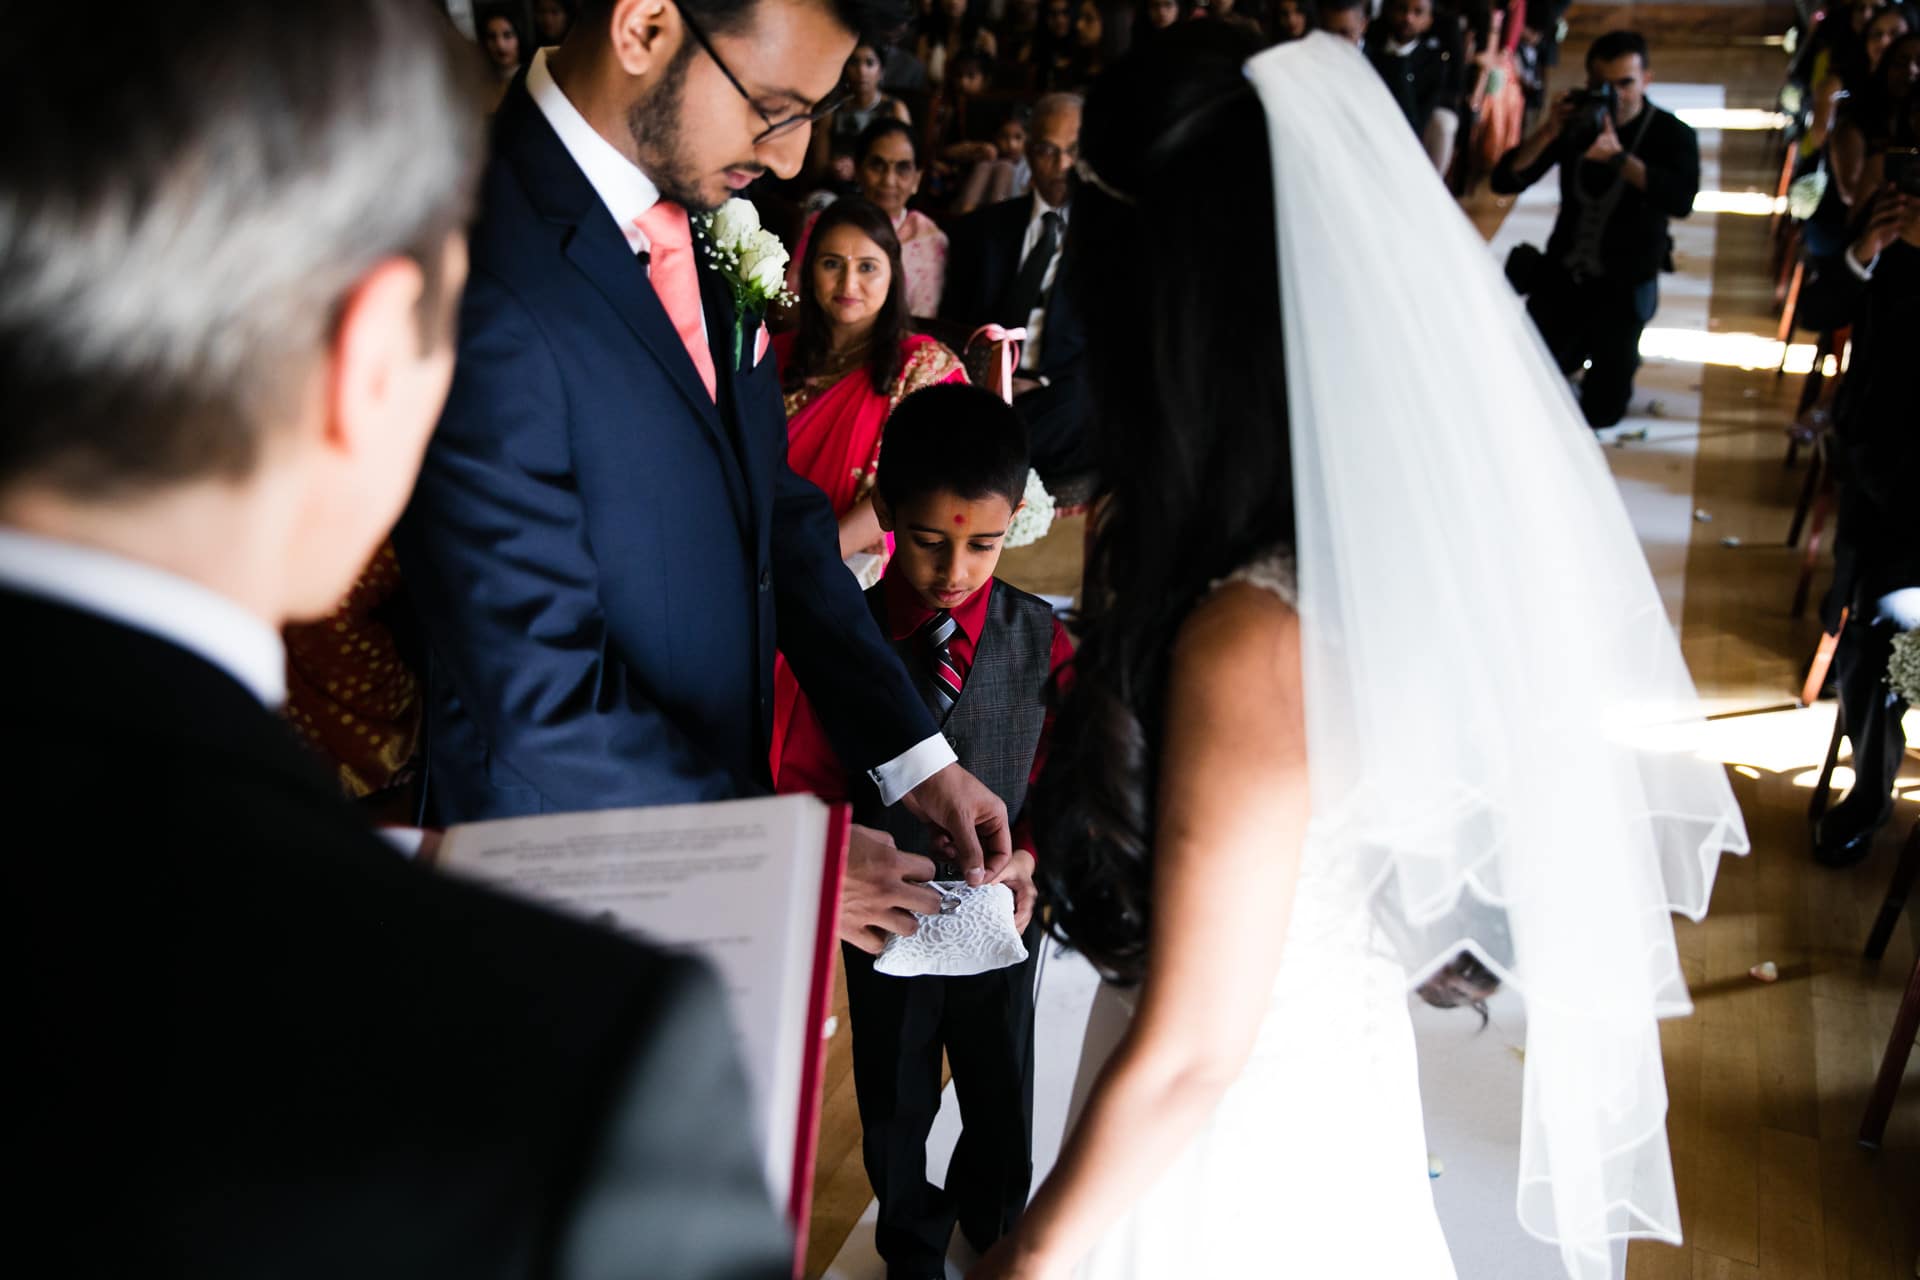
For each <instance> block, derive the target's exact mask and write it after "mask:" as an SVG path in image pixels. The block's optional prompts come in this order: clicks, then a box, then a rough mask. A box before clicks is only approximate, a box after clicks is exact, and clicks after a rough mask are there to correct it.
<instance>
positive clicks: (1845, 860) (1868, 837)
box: [1813, 821, 1880, 868]
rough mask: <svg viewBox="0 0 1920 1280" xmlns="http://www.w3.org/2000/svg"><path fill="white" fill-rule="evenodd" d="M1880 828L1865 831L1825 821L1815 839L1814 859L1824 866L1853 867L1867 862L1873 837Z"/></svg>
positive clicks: (1871, 848)
mask: <svg viewBox="0 0 1920 1280" xmlns="http://www.w3.org/2000/svg"><path fill="white" fill-rule="evenodd" d="M1879 831H1880V828H1879V827H1878V826H1877V825H1875V826H1870V827H1868V828H1867V829H1866V830H1865V831H1860V830H1857V829H1853V828H1849V827H1846V826H1843V825H1837V824H1836V825H1830V824H1829V823H1827V822H1825V821H1823V822H1821V824H1820V828H1819V831H1818V833H1817V834H1816V835H1815V836H1814V840H1813V860H1814V861H1815V862H1817V863H1819V864H1820V865H1821V866H1823V867H1835V868H1843V867H1851V866H1857V865H1858V864H1860V863H1862V862H1865V861H1866V860H1867V856H1868V855H1869V854H1871V853H1872V852H1873V838H1874V836H1876V835H1878V834H1879Z"/></svg>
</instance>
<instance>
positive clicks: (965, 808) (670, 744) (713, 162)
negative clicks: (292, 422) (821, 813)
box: [397, 0, 1011, 951]
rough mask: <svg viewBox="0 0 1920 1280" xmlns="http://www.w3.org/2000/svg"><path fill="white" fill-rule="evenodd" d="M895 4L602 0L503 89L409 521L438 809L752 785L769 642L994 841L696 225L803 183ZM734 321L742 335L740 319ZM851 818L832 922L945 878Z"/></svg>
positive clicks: (888, 926) (891, 905) (930, 897)
mask: <svg viewBox="0 0 1920 1280" xmlns="http://www.w3.org/2000/svg"><path fill="white" fill-rule="evenodd" d="M896 3H897V0H599V2H598V3H593V2H592V0H590V2H589V3H588V4H587V5H585V6H584V9H585V12H583V14H582V16H581V20H580V21H579V22H577V23H576V24H575V26H574V28H573V30H572V32H571V33H570V34H569V35H568V37H567V40H566V42H565V43H564V44H563V45H562V46H560V47H559V48H557V49H547V50H542V51H541V52H540V53H539V54H538V55H537V56H536V57H535V59H534V60H533V62H532V63H531V64H530V66H529V68H528V70H527V72H526V73H525V74H524V75H523V76H522V77H521V79H519V80H517V81H516V82H515V83H514V84H513V85H512V87H511V88H510V89H509V90H508V92H507V95H506V98H505V99H504V101H503V102H502V104H501V106H500V109H499V114H498V117H497V118H496V121H495V126H494V141H493V156H492V160H491V162H490V164H489V167H488V170H487V174H486V178H485V182H484V186H483V188H482V193H481V202H480V208H481V213H480V218H479V221H478V224H477V225H476V227H475V228H474V231H473V236H472V271H471V277H470V281H469V284H468V288H467V292H466V296H465V300H464V303H463V306H462V311H461V321H460V323H461V336H460V347H459V359H458V363H457V366H456V369H455V375H454V382H453V389H452V393H451V395H450V397H449V399H448V403H447V409H446V413H445V416H444V417H443V418H442V420H441V423H440V427H439V430H438V432H437V434H436V436H435V438H434V441H433V444H432V446H431V447H430V449H429V451H428V453H427V458H426V462H425V467H424V470H423V472H422V474H421V479H420V484H419V488H418V489H417V491H416V492H415V495H414V498H413V502H412V505H411V507H410V508H409V510H408V513H407V516H406V519H405V521H404V522H403V524H402V527H401V529H400V531H399V533H398V535H397V541H398V546H399V551H400V557H401V565H402V571H403V573H404V574H405V576H406V578H407V581H408V583H409V585H410V589H411V591H412V594H413V597H414V600H415V602H416V606H417V608H418V611H419V614H420V618H421V621H422V623H423V626H424V629H425V631H426V637H427V642H428V648H429V677H428V686H429V687H428V712H427V743H428V746H427V764H428V772H427V783H426V788H427V790H426V810H427V812H426V819H427V821H428V822H430V823H435V824H445V823H451V822H460V821H471V820H475V819H483V818H496V817H505V816H509V815H517V814H528V813H540V812H550V811H565V810H576V809H593V808H608V807H615V806H623V805H647V804H663V803H675V802H690V801H703V800H717V799H722V798H726V797H730V796H740V795H751V794H757V793H762V792H765V791H768V790H770V779H769V777H768V765H767V751H768V743H769V740H770V736H771V731H772V706H773V703H772V688H773V678H772V676H773V656H774V650H775V646H776V643H777V644H778V647H779V648H780V650H781V651H783V652H784V653H785V654H786V656H787V659H788V661H789V662H790V663H791V664H792V666H793V669H794V672H795V674H796V675H797V676H798V677H799V679H800V683H801V685H802V686H803V687H804V688H805V689H806V691H807V693H808V694H809V696H810V698H811V700H812V702H813V704H814V706H815V707H817V708H818V709H819V712H820V715H821V718H822V720H823V722H824V723H825V725H826V727H827V730H828V733H829V735H830V736H831V737H832V739H833V741H834V744H835V746H836V748H837V749H838V750H839V751H840V753H841V755H842V756H843V758H844V759H845V760H846V761H847V762H848V763H849V764H852V765H855V766H857V767H859V768H860V769H863V770H865V771H866V772H867V773H868V776H869V777H870V779H871V781H872V784H873V786H874V787H875V788H876V790H877V791H878V793H879V795H880V798H881V799H882V800H883V801H884V802H885V803H887V804H893V803H904V804H905V805H906V807H907V808H908V810H909V811H910V812H912V813H914V814H915V815H916V816H917V817H920V818H921V819H923V820H925V821H927V822H928V823H930V824H931V825H932V826H933V827H935V828H936V829H937V830H938V831H940V832H943V833H944V835H945V842H943V846H942V847H943V848H945V847H946V846H948V845H950V846H951V852H952V853H953V855H954V856H955V857H956V859H957V860H958V861H960V862H961V864H962V865H963V866H966V867H967V868H968V869H969V871H970V873H971V876H972V878H974V879H976V880H978V879H981V878H987V879H991V878H994V877H996V876H997V875H998V873H999V872H1000V871H1001V870H1002V869H1003V868H1004V867H1005V865H1006V864H1007V862H1008V861H1009V859H1010V856H1011V845H1010V843H1009V839H1010V838H1009V835H1008V828H1007V816H1006V811H1005V808H1004V806H1003V805H1002V804H1001V803H1000V801H999V800H998V799H997V798H996V797H994V795H993V794H992V793H991V792H990V791H988V790H987V789H986V788H985V787H983V786H982V785H981V784H980V783H979V782H978V781H976V780H975V779H974V778H973V777H972V776H971V775H969V774H967V773H966V772H965V771H963V770H962V769H960V767H959V765H958V764H957V763H955V759H954V755H953V752H952V750H951V748H949V747H948V745H947V743H946V742H945V740H944V739H942V738H941V737H940V735H939V733H938V731H937V729H936V727H935V726H934V724H933V722H932V720H931V719H930V718H929V716H928V714H927V712H926V709H925V706H924V704H923V702H922V701H921V699H920V698H919V697H918V696H917V694H916V692H915V689H914V687H913V684H912V680H911V677H910V676H909V675H908V674H907V672H906V670H905V668H904V667H903V666H902V665H901V663H900V662H899V660H898V659H897V658H896V657H895V656H894V654H893V653H892V651H891V650H890V648H889V647H888V645H887V643H886V640H885V638H884V637H882V636H881V634H880V633H879V631H878V629H877V628H876V627H875V626H874V623H873V620H872V615H871V614H870V612H869V611H868V610H867V608H866V606H865V604H864V603H863V602H862V599H861V595H860V591H859V588H858V585H857V584H856V582H855V580H854V578H853V575H852V574H850V573H849V572H848V571H847V570H846V568H845V566H844V565H842V563H841V560H840V554H839V547H838V537H837V531H836V524H835V521H834V517H833V512H832V509H831V507H830V506H829V504H828V502H827V499H826V497H825V495H824V494H822V493H821V492H820V491H819V490H818V489H817V488H815V487H814V486H812V485H810V484H808V483H807V482H805V481H804V480H801V479H800V478H798V477H797V476H795V475H794V473H793V472H792V471H791V470H790V469H789V468H788V466H787V463H786V419H785V414H784V411H783V408H782V405H781V397H780V388H779V381H778V377H777V374H776V371H775V370H774V368H773V362H772V360H771V359H769V358H766V357H765V354H764V344H763V343H762V342H760V341H758V339H757V334H758V330H759V317H758V316H757V315H752V314H749V315H747V316H744V317H742V316H738V315H736V314H735V310H734V302H733V298H732V296H731V293H730V290H729V288H728V286H727V284H726V282H725V281H724V280H723V279H722V277H721V276H720V275H719V273H718V272H717V271H716V270H715V269H714V268H713V267H712V266H711V264H709V263H707V262H705V261H703V260H701V258H702V255H701V254H700V253H699V252H698V248H697V244H696V245H695V247H694V248H693V249H692V250H691V251H689V249H688V247H687V245H688V241H687V225H688V216H689V214H692V215H694V216H696V217H697V216H698V215H699V214H700V213H702V212H704V211H707V210H711V209H714V208H716V207H718V206H719V205H720V204H722V203H723V202H724V201H725V200H726V199H728V198H729V197H730V196H733V195H736V194H737V193H738V191H739V190H740V189H741V188H743V187H745V186H746V185H747V184H748V183H750V182H751V181H753V179H754V178H756V177H757V176H759V175H760V174H761V173H763V172H766V171H768V170H771V171H772V172H774V173H776V174H779V175H780V176H781V177H791V176H792V175H793V174H794V173H795V172H796V171H797V170H798V168H799V166H800V164H801V161H802V159H803V158H804V155H805V152H806V148H807V140H808V135H809V132H810V125H811V122H812V119H814V118H817V117H818V116H819V115H821V114H822V112H823V107H824V108H828V109H830V107H831V105H832V104H831V103H830V102H825V101H824V100H827V99H829V98H831V97H832V96H834V90H835V88H836V86H837V84H838V82H839V79H840V72H841V67H842V64H843V63H844V62H845V60H846V58H847V56H848V55H849V54H850V53H851V52H852V50H853V46H854V41H855V38H856V34H859V35H861V36H870V35H872V34H873V31H874V28H875V27H876V26H878V27H885V26H887V25H891V24H896V23H897V22H898V21H900V20H901V19H903V18H904V12H902V11H896V10H895V9H894V7H893V6H894V5H895V4H896ZM736 325H739V326H741V330H742V333H743V336H744V340H743V341H738V342H736ZM932 875H933V866H932V864H931V863H930V862H928V861H927V860H926V859H924V858H918V857H912V856H909V855H906V854H902V853H900V852H898V851H897V850H895V849H894V848H893V846H892V842H891V841H890V840H889V839H887V838H886V837H885V836H882V835H880V834H879V833H876V832H868V831H864V830H856V833H855V839H854V845H853V850H852V854H851V856H850V861H849V871H848V887H847V892H846V895H845V898H844V900H843V909H842V918H841V934H842V936H843V937H845V938H847V939H848V940H849V941H851V942H853V943H854V944H855V945H858V946H862V947H864V948H865V949H867V950H869V951H872V950H877V949H878V947H879V945H880V942H881V940H882V937H883V933H884V931H892V932H899V933H907V932H912V929H913V920H912V917H911V915H910V914H909V913H910V912H912V911H920V912H923V913H924V912H932V911H937V910H938V907H939V898H938V895H937V894H936V893H935V892H934V891H932V890H930V889H927V888H926V887H925V886H924V885H923V884H919V883H915V882H916V881H925V880H928V879H931V878H932Z"/></svg>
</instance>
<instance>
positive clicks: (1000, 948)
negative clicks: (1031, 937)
mask: <svg viewBox="0 0 1920 1280" xmlns="http://www.w3.org/2000/svg"><path fill="white" fill-rule="evenodd" d="M927 887H928V888H930V889H933V890H936V891H937V892H939V893H940V895H941V896H942V897H943V898H946V899H947V900H948V901H950V902H952V903H953V904H954V905H953V910H951V911H949V912H947V913H945V914H943V915H934V916H923V915H920V914H919V913H917V912H916V913H915V914H914V919H916V920H918V921H919V922H920V927H919V928H918V929H916V930H915V931H914V932H913V934H912V935H911V936H909V937H902V936H900V935H899V934H895V935H894V936H893V937H891V938H888V939H887V945H886V949H885V950H883V951H882V952H881V953H880V958H879V959H878V960H875V961H874V962H873V971H874V972H875V973H884V974H888V975H890V976H892V977H895V978H919V977H941V978H964V977H966V976H968V975H969V974H975V973H987V972H989V971H991V970H994V969H1004V968H1006V967H1007V966H1008V965H1014V964H1019V963H1021V962H1022V961H1024V960H1025V959H1026V958H1027V946H1026V944H1025V943H1024V942H1022V941H1020V931H1019V930H1018V929H1016V928H1014V927H1013V890H1011V889H1009V888H1007V886H1005V885H1003V884H983V885H981V886H980V887H979V888H977V889H970V888H968V887H967V885H966V882H965V881H963V880H935V881H933V882H932V883H931V884H929V885H928V886H927Z"/></svg>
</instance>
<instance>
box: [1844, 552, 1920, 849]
mask: <svg viewBox="0 0 1920 1280" xmlns="http://www.w3.org/2000/svg"><path fill="white" fill-rule="evenodd" d="M1855 606H1856V608H1855V612H1854V615H1853V620H1852V621H1850V622H1849V623H1847V626H1846V630H1844V631H1842V632H1841V633H1840V647H1839V648H1838V649H1837V650H1835V652H1834V655H1833V668H1834V673H1835V677H1836V682H1837V684H1838V687H1839V692H1840V707H1841V710H1842V712H1843V713H1844V714H1845V716H1846V723H1847V738H1848V740H1849V741H1850V742H1852V743H1853V776H1854V783H1853V789H1852V790H1851V791H1849V792H1848V793H1847V798H1846V799H1845V800H1842V801H1841V802H1840V803H1839V804H1837V805H1835V806H1834V807H1833V808H1832V809H1831V810H1829V811H1828V812H1827V815H1826V817H1825V818H1824V819H1823V820H1822V826H1823V828H1824V829H1825V830H1827V831H1830V832H1839V833H1843V835H1844V836H1851V835H1853V834H1856V833H1858V832H1862V831H1868V830H1871V829H1872V828H1874V827H1877V826H1879V825H1880V824H1881V823H1882V822H1885V821H1886V820H1887V818H1888V816H1889V815H1891V814H1892V812H1893V784H1894V781H1895V780H1896V779H1897V778H1898V777H1899V776H1900V762H1901V760H1902V759H1903V758H1904V756H1905V753H1906V750H1907V735H1906V732H1905V730H1904V729H1903V728H1902V727H1901V724H1900V718H1901V716H1903V715H1905V714H1906V710H1907V704H1906V703H1905V702H1904V701H1903V700H1902V699H1901V697H1900V695H1899V694H1897V693H1895V692H1894V691H1893V690H1892V689H1891V688H1889V687H1888V685H1887V680H1886V675H1887V659H1888V658H1889V657H1890V656H1891V655H1892V653H1893V638H1894V637H1895V636H1896V635H1898V634H1900V632H1902V631H1907V630H1911V629H1912V628H1914V627H1920V586H1912V587H1906V588H1901V589H1897V590H1891V591H1886V592H1878V591H1876V590H1872V589H1869V590H1867V591H1863V592H1862V593H1861V596H1860V598H1859V599H1858V600H1856V601H1855Z"/></svg>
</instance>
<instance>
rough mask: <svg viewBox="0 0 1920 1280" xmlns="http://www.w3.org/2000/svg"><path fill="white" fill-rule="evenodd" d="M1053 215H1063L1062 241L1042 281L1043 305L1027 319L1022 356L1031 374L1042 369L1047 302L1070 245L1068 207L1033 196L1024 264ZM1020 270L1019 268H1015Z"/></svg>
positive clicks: (1023, 367) (1022, 249) (1022, 255)
mask: <svg viewBox="0 0 1920 1280" xmlns="http://www.w3.org/2000/svg"><path fill="white" fill-rule="evenodd" d="M1049 213H1057V214H1059V215H1060V238H1059V239H1058V240H1057V241H1056V242H1055V243H1054V247H1053V257H1052V259H1051V260H1050V261H1048V263H1047V274H1046V275H1045V276H1044V277H1042V278H1041V281H1040V303H1039V305H1038V306H1036V307H1035V308H1034V309H1033V311H1032V312H1031V313H1030V314H1029V315H1028V316H1027V345H1026V347H1025V348H1024V349H1023V350H1022V351H1021V353H1020V369H1021V372H1023V373H1031V372H1033V371H1034V370H1035V369H1038V368H1039V367H1040V341H1041V338H1042V336H1043V335H1042V333H1041V330H1043V329H1044V328H1046V324H1047V299H1048V298H1050V297H1052V296H1053V278H1054V277H1055V276H1057V275H1059V274H1060V253H1061V251H1062V250H1063V249H1065V248H1066V245H1067V217H1068V212H1067V207H1066V206H1062V207H1061V208H1058V209H1056V208H1054V207H1053V206H1052V205H1050V204H1048V203H1047V202H1046V201H1045V200H1042V199H1041V198H1040V193H1039V192H1038V191H1036V192H1034V193H1033V213H1032V214H1031V215H1030V216H1029V217H1028V219H1027V234H1026V236H1025V237H1024V238H1023V239H1022V240H1021V241H1020V258H1019V262H1020V263H1025V262H1026V260H1027V255H1028V254H1030V253H1032V252H1033V247H1034V246H1035V245H1037V244H1039V243H1040V236H1041V234H1042V233H1043V232H1044V230H1045V221H1044V220H1045V218H1046V216H1047V215H1048V214H1049ZM1014 269H1015V270H1016V271H1017V270H1019V266H1018V265H1016V266H1015V268H1014Z"/></svg>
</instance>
